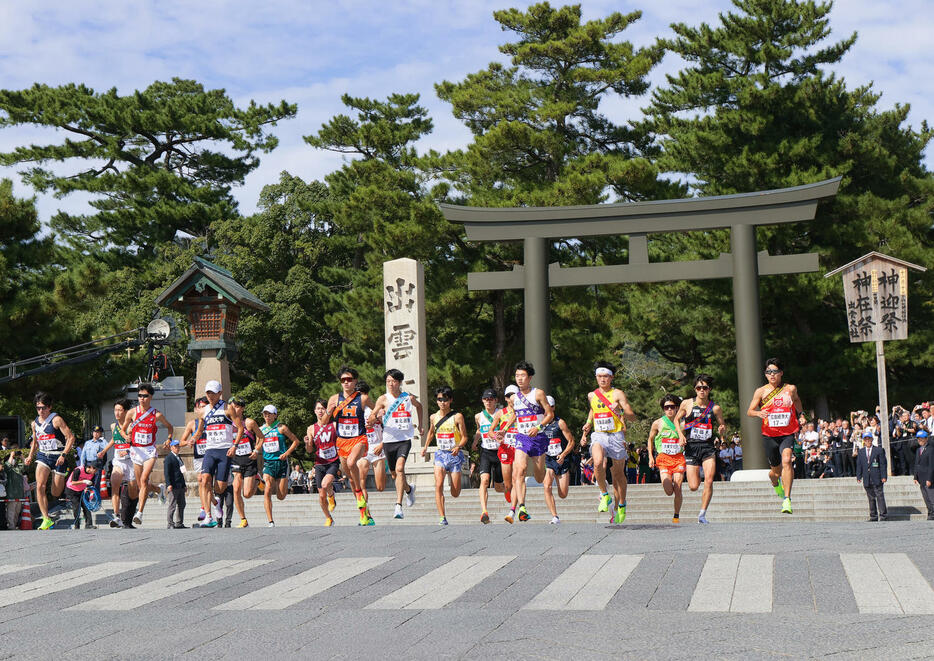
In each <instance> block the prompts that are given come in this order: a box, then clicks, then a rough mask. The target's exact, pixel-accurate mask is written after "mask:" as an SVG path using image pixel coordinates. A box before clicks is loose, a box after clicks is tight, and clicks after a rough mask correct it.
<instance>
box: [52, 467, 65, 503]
mask: <svg viewBox="0 0 934 661" xmlns="http://www.w3.org/2000/svg"><path fill="white" fill-rule="evenodd" d="M64 490H65V476H64V475H62V474H61V473H52V497H53V498H58V497H59V496H61V495H62V492H63V491H64Z"/></svg>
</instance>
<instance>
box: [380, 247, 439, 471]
mask: <svg viewBox="0 0 934 661" xmlns="http://www.w3.org/2000/svg"><path fill="white" fill-rule="evenodd" d="M383 314H384V319H385V322H386V326H385V328H386V369H387V370H388V369H397V370H400V371H401V372H402V373H403V374H404V375H405V381H404V382H403V384H402V390H403V391H404V392H408V393H411V394H413V395H415V396H416V397H417V398H418V401H419V402H421V404H422V414H423V415H424V416H425V428H426V429H427V426H428V425H427V420H428V416H429V415H431V412H432V410H433V409H432V402H430V401H429V399H428V345H427V335H426V332H425V269H424V267H423V266H422V265H421V264H420V263H419V262H417V261H415V260H414V259H407V258H403V259H395V260H393V261H391V262H384V263H383ZM421 449H422V442H421V438H419V436H418V432H416V435H415V439H413V441H412V452H413V455H414V453H415V451H416V450H418V451H419V452H420V451H421ZM410 461H411V459H410ZM406 470H407V471H408V468H407V469H406Z"/></svg>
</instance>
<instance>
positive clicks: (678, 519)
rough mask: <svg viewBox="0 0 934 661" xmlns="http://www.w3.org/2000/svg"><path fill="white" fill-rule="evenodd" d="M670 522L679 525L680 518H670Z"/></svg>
mask: <svg viewBox="0 0 934 661" xmlns="http://www.w3.org/2000/svg"><path fill="white" fill-rule="evenodd" d="M671 522H672V523H681V518H680V517H677V516H673V517H671Z"/></svg>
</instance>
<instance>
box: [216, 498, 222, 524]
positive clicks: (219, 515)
mask: <svg viewBox="0 0 934 661" xmlns="http://www.w3.org/2000/svg"><path fill="white" fill-rule="evenodd" d="M214 518H215V519H217V520H218V521H223V520H224V502H223V501H222V500H221V499H220V498H218V499H217V502H216V503H215V505H214Z"/></svg>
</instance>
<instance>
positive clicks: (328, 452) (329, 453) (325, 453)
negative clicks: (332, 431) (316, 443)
mask: <svg viewBox="0 0 934 661" xmlns="http://www.w3.org/2000/svg"><path fill="white" fill-rule="evenodd" d="M318 456H319V457H321V458H322V459H324V460H326V461H330V460H331V459H333V458H334V457H336V456H337V448H336V447H334V446H333V445H331V446H330V447H326V448H319V449H318Z"/></svg>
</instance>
